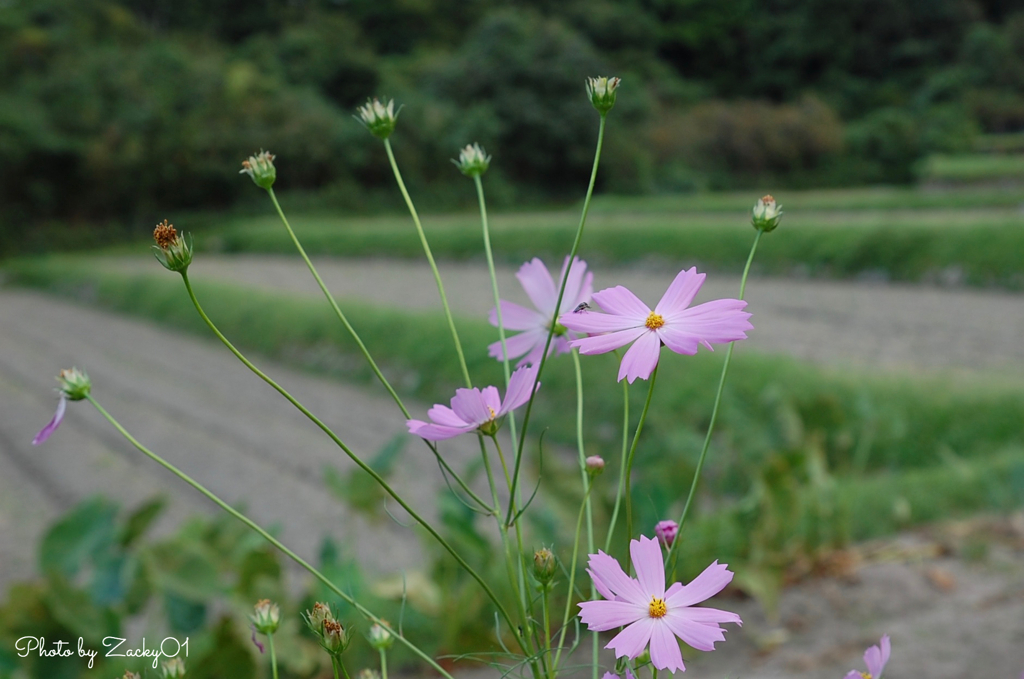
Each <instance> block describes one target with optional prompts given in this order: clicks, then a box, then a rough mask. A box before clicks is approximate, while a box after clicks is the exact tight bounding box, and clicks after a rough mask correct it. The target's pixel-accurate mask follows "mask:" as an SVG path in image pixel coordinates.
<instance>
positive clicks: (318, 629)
mask: <svg viewBox="0 0 1024 679" xmlns="http://www.w3.org/2000/svg"><path fill="white" fill-rule="evenodd" d="M328 620H334V614H333V613H331V607H330V606H328V605H327V604H322V603H320V602H319V601H318V602H316V603H315V604H313V610H311V611H306V624H307V625H309V629H311V630H313V633H314V634H316V635H317V636H321V635H322V634H323V631H324V623H325V622H326V621H328Z"/></svg>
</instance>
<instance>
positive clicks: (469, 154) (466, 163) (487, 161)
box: [452, 143, 491, 177]
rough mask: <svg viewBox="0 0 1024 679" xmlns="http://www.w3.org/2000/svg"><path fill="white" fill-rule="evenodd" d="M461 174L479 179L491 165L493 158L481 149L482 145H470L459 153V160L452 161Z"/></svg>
mask: <svg viewBox="0 0 1024 679" xmlns="http://www.w3.org/2000/svg"><path fill="white" fill-rule="evenodd" d="M452 162H453V163H455V167H457V168H459V172H461V173H462V174H464V175H466V176H467V177H479V176H480V175H482V174H483V173H484V172H487V168H488V167H490V165H491V157H490V156H489V155H487V154H486V153H485V152H484V150H483V149H482V148H481V147H480V144H476V143H473V144H469V145H467V146H466V148H464V149H462V150H461V151H459V159H458V160H454V159H453V160H452Z"/></svg>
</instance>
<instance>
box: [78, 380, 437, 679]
mask: <svg viewBox="0 0 1024 679" xmlns="http://www.w3.org/2000/svg"><path fill="white" fill-rule="evenodd" d="M86 399H87V400H88V401H89V403H91V404H92V405H93V406H94V407H95V408H96V410H98V411H99V413H100V414H101V415H102V416H103V417H104V418H106V420H107V422H109V423H110V424H111V425H113V427H114V428H115V429H117V431H118V432H120V434H121V435H122V436H124V437H125V438H126V439H127V440H128V442H129V443H131V444H132V445H133V446H135V448H136V450H138V451H139V452H141V453H142V454H144V455H145V456H146V457H148V458H149V459H151V460H153V461H154V462H156V463H157V464H159V465H160V466H161V467H163V468H164V469H166V470H167V471H169V472H171V473H172V474H174V475H175V476H177V477H178V478H179V479H181V480H182V481H184V482H185V483H187V484H188V485H190V486H192V487H193V488H195V489H196V490H197V491H199V492H200V493H201V494H202V495H204V496H205V497H206V498H207V499H208V500H210V501H211V502H213V503H214V504H215V505H217V506H218V507H220V508H221V509H223V510H224V511H225V512H227V513H228V514H230V515H231V516H233V517H234V518H236V519H238V520H239V521H241V522H242V523H244V524H245V525H246V526H248V527H249V528H251V529H252V530H253V531H255V532H256V533H258V534H259V535H260V537H262V538H263V539H264V540H266V541H267V542H269V543H270V544H271V545H273V546H274V547H276V548H277V549H278V550H280V552H281V553H282V554H284V555H285V556H287V557H288V558H289V559H291V560H292V561H294V562H295V563H297V564H298V565H299V566H301V567H302V568H304V569H306V571H307V572H309V574H310V575H312V576H313V577H314V578H316V579H317V580H319V581H320V582H321V583H323V585H324V586H325V587H327V588H328V589H329V590H331V591H332V592H334V593H335V594H336V595H337V596H338V597H340V598H341V599H342V600H343V601H344V602H345V603H347V604H349V605H350V606H352V607H353V608H355V609H356V610H357V611H359V612H360V613H361V614H362V615H364V616H365V617H367V618H369V619H370V620H372V621H373V622H375V623H377V624H378V625H380V626H381V627H383V628H384V629H386V630H387V631H388V632H390V633H391V634H392V635H393V636H394V637H395V638H396V639H398V640H399V641H400V642H401V643H402V645H404V646H405V647H406V648H408V649H409V650H410V651H412V652H413V653H414V654H415V655H417V656H418V657H419V658H421V659H422V660H424V661H425V662H427V663H428V664H429V665H430V666H431V667H433V668H434V669H435V670H437V671H438V672H439V673H440V674H441V675H442V676H444V677H447V679H452V676H451V675H450V674H449V673H448V672H446V671H445V669H444V668H443V667H441V666H440V665H438V664H437V662H435V661H434V659H433V658H431V657H430V656H429V655H427V654H426V653H424V652H423V651H422V650H420V648H419V647H418V646H416V645H415V644H414V643H412V642H411V641H409V640H408V639H406V638H405V637H404V636H402V635H401V634H400V633H399V632H397V631H396V630H394V629H393V628H392V627H391V625H390V624H388V623H387V621H385V620H382V619H381V618H378V617H377V616H376V615H374V614H373V613H371V612H370V610H369V609H367V608H366V607H365V606H363V605H362V604H360V603H359V602H358V601H356V600H355V599H353V598H352V597H351V596H349V595H348V594H346V593H345V592H344V591H342V589H341V588H339V587H338V586H337V585H335V584H334V583H333V582H331V581H330V580H328V579H327V577H326V576H325V575H324V574H323V573H321V572H320V571H318V570H317V569H316V568H314V567H313V566H312V565H310V564H309V563H308V562H307V561H306V560H305V559H303V558H302V557H301V556H299V555H298V554H296V553H295V552H293V551H292V550H290V549H288V548H287V547H285V546H284V545H283V544H282V543H281V542H280V541H279V540H278V539H277V538H275V537H274V536H273V535H271V534H270V533H268V532H267V531H265V530H263V528H261V527H260V525H259V524H257V523H256V522H255V521H253V520H252V519H250V518H249V517H247V516H246V515H245V514H242V513H241V512H240V511H238V510H237V509H235V508H234V507H232V506H231V505H229V504H228V503H226V502H224V500H221V499H220V498H219V497H218V496H217V495H215V494H214V493H213V492H211V491H210V490H208V489H207V488H206V487H205V486H204V485H202V484H201V483H199V482H198V481H196V480H195V479H193V478H192V477H190V476H189V475H188V474H186V473H185V472H183V471H181V470H180V469H178V468H177V467H175V466H174V465H173V464H171V463H170V462H168V461H167V460H165V459H163V458H162V457H160V456H159V455H157V454H156V453H154V452H153V451H151V450H150V449H149V448H147V447H146V446H144V445H142V444H141V443H139V442H138V441H137V440H136V439H135V437H134V436H132V435H131V434H130V433H128V430H127V429H125V428H124V427H122V426H121V423H120V422H118V421H117V420H115V419H114V417H113V416H112V415H111V414H110V413H108V412H107V411H106V410H105V409H104V408H103V406H101V405H100V404H99V402H98V401H96V399H95V398H93V396H92V395H87V396H86ZM271 649H273V645H271Z"/></svg>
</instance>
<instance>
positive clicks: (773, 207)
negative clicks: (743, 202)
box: [751, 196, 782, 233]
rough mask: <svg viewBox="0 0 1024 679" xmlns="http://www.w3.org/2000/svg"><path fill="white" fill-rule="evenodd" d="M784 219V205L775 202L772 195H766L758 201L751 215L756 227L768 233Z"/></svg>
mask: <svg viewBox="0 0 1024 679" xmlns="http://www.w3.org/2000/svg"><path fill="white" fill-rule="evenodd" d="M780 219H782V206H781V205H778V204H777V203H776V202H775V199H774V198H772V197H771V196H765V197H764V198H761V199H760V200H758V201H757V205H755V206H754V210H753V213H752V217H751V222H752V223H753V225H754V228H755V229H757V230H758V231H764V232H765V233H768V232H770V231H774V230H775V227H777V226H778V225H779V220H780Z"/></svg>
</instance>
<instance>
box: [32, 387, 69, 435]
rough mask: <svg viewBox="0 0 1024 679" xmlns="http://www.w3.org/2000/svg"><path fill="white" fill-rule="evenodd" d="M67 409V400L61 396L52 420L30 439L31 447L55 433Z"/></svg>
mask: <svg viewBox="0 0 1024 679" xmlns="http://www.w3.org/2000/svg"><path fill="white" fill-rule="evenodd" d="M67 408H68V400H67V398H65V397H64V394H61V396H60V400H59V401H57V411H56V412H55V413H54V414H53V419H51V420H50V421H49V422H48V423H47V424H46V426H45V427H43V428H42V429H40V430H39V433H38V434H36V435H35V438H33V439H32V445H34V446H38V445H39V444H40V443H43V442H44V441H45V440H46V439H48V438H50V436H51V435H52V434H53V432H55V431H57V427H59V426H60V423H61V422H63V421H64V413H65V412H66V411H67Z"/></svg>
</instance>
